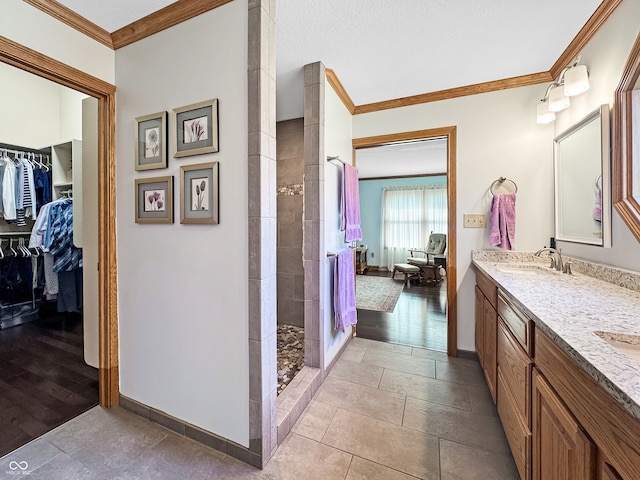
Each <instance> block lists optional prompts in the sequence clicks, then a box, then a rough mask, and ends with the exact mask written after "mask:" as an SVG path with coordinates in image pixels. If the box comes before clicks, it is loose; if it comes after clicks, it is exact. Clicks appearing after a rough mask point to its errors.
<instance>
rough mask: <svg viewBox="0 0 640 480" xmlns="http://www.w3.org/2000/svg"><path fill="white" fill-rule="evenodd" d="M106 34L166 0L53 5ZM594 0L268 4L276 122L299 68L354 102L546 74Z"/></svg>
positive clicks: (289, 110)
mask: <svg viewBox="0 0 640 480" xmlns="http://www.w3.org/2000/svg"><path fill="white" fill-rule="evenodd" d="M58 1H59V2H60V3H62V4H64V5H65V6H67V7H69V8H71V9H72V10H74V11H75V12H76V13H78V14H80V15H81V16H83V17H85V18H87V19H88V20H90V21H91V22H93V23H95V24H96V25H98V26H100V27H102V28H104V29H105V30H107V31H108V32H113V31H115V30H117V29H119V28H121V27H123V26H126V25H128V24H129V23H132V22H134V21H136V20H138V19H140V18H142V17H144V16H146V15H148V14H150V13H153V12H154V11H156V10H159V9H161V8H163V7H165V6H167V5H169V4H171V3H173V2H172V1H171V0H136V1H131V0H109V1H104V0H58ZM600 2H601V0H562V1H558V0H537V1H535V2H532V1H531V0H276V3H277V6H276V23H277V47H276V48H277V57H276V58H277V79H276V84H277V119H278V121H280V120H287V119H291V118H300V117H302V115H303V98H304V96H303V67H304V65H306V64H308V63H313V62H317V61H321V62H323V63H324V65H325V66H326V67H327V68H331V69H332V70H334V72H335V74H336V75H337V77H338V78H339V80H340V82H341V83H342V84H343V86H344V87H345V90H346V91H347V93H348V94H349V96H350V97H351V99H352V100H353V103H354V104H355V105H364V104H369V103H375V102H380V101H385V100H391V99H396V98H401V97H407V96H413V95H419V94H423V93H429V92H434V91H439V90H446V89H450V88H455V87H461V86H467V85H473V84H477V83H483V82H490V81H495V80H502V79H505V78H511V77H516V76H520V75H528V74H533V73H539V72H546V71H548V70H549V69H550V68H551V66H552V65H553V64H554V63H555V62H556V60H558V58H559V57H560V55H561V54H562V52H563V51H564V50H565V49H566V48H567V46H568V45H569V44H570V42H571V41H572V40H573V39H574V37H575V36H576V34H577V33H578V32H579V31H580V29H581V28H582V27H583V26H584V24H585V23H586V22H587V20H588V19H589V17H590V16H591V15H592V14H593V13H594V12H595V10H596V9H597V8H598V6H599V4H600Z"/></svg>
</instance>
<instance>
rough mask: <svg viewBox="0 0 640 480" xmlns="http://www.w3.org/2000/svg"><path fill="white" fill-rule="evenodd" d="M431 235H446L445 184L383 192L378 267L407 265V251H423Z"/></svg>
mask: <svg viewBox="0 0 640 480" xmlns="http://www.w3.org/2000/svg"><path fill="white" fill-rule="evenodd" d="M431 232H433V233H447V187H446V185H430V186H421V187H400V188H385V189H384V190H383V193H382V238H381V244H382V258H381V259H380V260H381V262H380V263H381V265H386V266H387V268H388V269H389V270H393V265H394V264H396V263H406V261H407V257H408V256H409V249H410V248H415V249H419V250H424V249H425V248H426V247H427V243H428V241H429V235H430V234H431Z"/></svg>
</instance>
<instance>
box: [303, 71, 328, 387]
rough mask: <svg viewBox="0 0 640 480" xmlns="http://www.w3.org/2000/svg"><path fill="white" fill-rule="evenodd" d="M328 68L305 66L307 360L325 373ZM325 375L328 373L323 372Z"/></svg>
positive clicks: (305, 313) (304, 243)
mask: <svg viewBox="0 0 640 480" xmlns="http://www.w3.org/2000/svg"><path fill="white" fill-rule="evenodd" d="M324 121H325V67H324V65H323V64H322V63H321V62H316V63H312V64H309V65H305V67H304V217H303V222H304V228H303V246H304V252H303V267H304V332H305V342H304V346H305V348H304V350H305V351H304V361H305V365H308V366H311V367H315V368H320V369H321V370H322V372H324V330H323V321H324V315H325V304H324V299H325V277H326V275H325V262H326V261H327V258H326V252H325V239H324V230H325V229H324V227H325V225H324V169H325V166H326V163H327V160H326V157H325V152H324V136H325V130H324ZM323 375H324V373H323Z"/></svg>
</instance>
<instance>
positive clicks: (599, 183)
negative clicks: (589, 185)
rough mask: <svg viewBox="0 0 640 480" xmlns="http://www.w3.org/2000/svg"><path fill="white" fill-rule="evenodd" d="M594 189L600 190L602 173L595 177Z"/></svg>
mask: <svg viewBox="0 0 640 480" xmlns="http://www.w3.org/2000/svg"><path fill="white" fill-rule="evenodd" d="M596 190H598V191H602V175H598V178H596Z"/></svg>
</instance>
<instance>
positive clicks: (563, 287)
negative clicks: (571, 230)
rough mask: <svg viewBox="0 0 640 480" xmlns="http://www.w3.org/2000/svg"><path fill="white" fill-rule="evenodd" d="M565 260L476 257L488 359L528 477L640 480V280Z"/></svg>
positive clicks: (492, 384) (480, 333) (496, 254)
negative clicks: (554, 263) (561, 264)
mask: <svg viewBox="0 0 640 480" xmlns="http://www.w3.org/2000/svg"><path fill="white" fill-rule="evenodd" d="M565 261H571V262H572V270H573V272H574V274H573V275H568V274H564V273H562V272H560V271H556V270H552V269H550V268H549V265H548V260H546V259H544V258H537V257H534V255H533V254H532V253H526V252H504V251H479V252H474V253H473V264H474V265H475V267H476V339H475V341H476V350H477V352H478V358H479V360H480V363H481V365H482V368H483V370H484V373H485V377H486V379H487V384H488V385H489V390H490V391H491V394H492V396H493V398H494V401H495V402H496V405H497V409H498V413H499V415H500V419H501V421H502V424H503V427H504V430H505V433H506V436H507V439H508V441H509V445H510V447H511V450H512V453H513V457H514V460H515V463H516V466H517V468H518V471H519V473H520V477H521V478H522V479H523V480H529V479H532V480H561V479H567V480H569V479H594V480H596V479H597V480H600V479H603V480H604V479H606V480H613V479H624V480H635V479H639V478H640V320H639V319H638V312H640V274H636V273H635V272H629V271H625V270H620V269H616V268H613V267H606V266H602V265H596V264H591V263H588V262H584V261H581V260H578V259H565ZM634 357H635V358H634Z"/></svg>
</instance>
